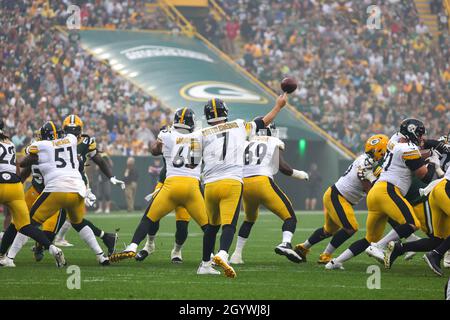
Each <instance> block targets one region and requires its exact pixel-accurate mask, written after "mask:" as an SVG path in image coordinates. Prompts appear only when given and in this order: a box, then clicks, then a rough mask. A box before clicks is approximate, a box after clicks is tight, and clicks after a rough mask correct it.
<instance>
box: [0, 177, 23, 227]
mask: <svg viewBox="0 0 450 320" xmlns="http://www.w3.org/2000/svg"><path fill="white" fill-rule="evenodd" d="M0 204H3V205H5V206H6V207H7V208H8V209H9V211H10V212H11V216H12V221H13V222H14V226H15V227H16V230H20V229H22V228H23V227H25V226H26V225H29V224H30V213H29V210H28V208H27V204H26V202H25V193H24V191H23V184H22V183H21V182H17V183H0Z"/></svg>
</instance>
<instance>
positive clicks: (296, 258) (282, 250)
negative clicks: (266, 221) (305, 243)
mask: <svg viewBox="0 0 450 320" xmlns="http://www.w3.org/2000/svg"><path fill="white" fill-rule="evenodd" d="M275 253H276V254H279V255H282V256H285V257H286V258H288V259H289V260H290V261H292V262H295V263H300V262H302V261H303V259H302V257H301V256H300V255H299V254H298V253H297V252H295V251H294V250H293V249H292V245H291V244H290V243H282V244H279V245H278V246H276V247H275Z"/></svg>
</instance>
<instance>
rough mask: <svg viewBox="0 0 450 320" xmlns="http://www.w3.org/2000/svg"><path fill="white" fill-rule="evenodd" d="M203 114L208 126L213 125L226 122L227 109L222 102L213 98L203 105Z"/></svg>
mask: <svg viewBox="0 0 450 320" xmlns="http://www.w3.org/2000/svg"><path fill="white" fill-rule="evenodd" d="M204 114H205V117H206V121H207V122H208V124H210V125H214V124H216V123H218V122H221V121H227V120H228V107H227V105H226V104H225V102H223V101H222V100H220V99H216V98H214V99H212V100H209V101H208V103H207V104H206V105H205V107H204Z"/></svg>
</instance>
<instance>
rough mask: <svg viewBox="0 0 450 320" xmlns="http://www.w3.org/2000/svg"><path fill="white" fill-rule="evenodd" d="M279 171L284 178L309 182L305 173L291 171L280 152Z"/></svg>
mask: <svg viewBox="0 0 450 320" xmlns="http://www.w3.org/2000/svg"><path fill="white" fill-rule="evenodd" d="M278 167H279V170H280V172H281V173H282V174H284V175H286V176H290V177H293V178H297V179H300V180H309V175H308V174H307V173H306V172H305V171H300V170H295V169H293V168H292V167H291V166H290V165H289V163H287V162H286V161H285V160H284V158H283V156H282V155H281V152H280V158H279V165H278Z"/></svg>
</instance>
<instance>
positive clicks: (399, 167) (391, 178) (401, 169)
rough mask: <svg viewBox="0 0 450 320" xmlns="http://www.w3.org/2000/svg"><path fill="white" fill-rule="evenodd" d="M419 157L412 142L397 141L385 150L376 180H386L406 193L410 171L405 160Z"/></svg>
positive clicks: (416, 148) (410, 177) (410, 175)
mask: <svg viewBox="0 0 450 320" xmlns="http://www.w3.org/2000/svg"><path fill="white" fill-rule="evenodd" d="M419 158H421V154H420V150H419V148H418V147H417V146H416V145H414V144H412V143H397V144H395V146H393V149H392V150H389V149H388V151H387V152H386V155H385V157H384V162H383V171H381V174H380V178H379V179H378V181H387V182H389V183H391V184H393V185H394V186H397V187H398V188H399V189H400V191H401V193H402V195H403V196H404V195H406V193H407V192H408V190H409V188H410V186H411V182H412V176H413V173H412V171H411V170H410V169H409V168H408V166H407V165H406V163H405V161H406V160H415V159H419Z"/></svg>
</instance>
